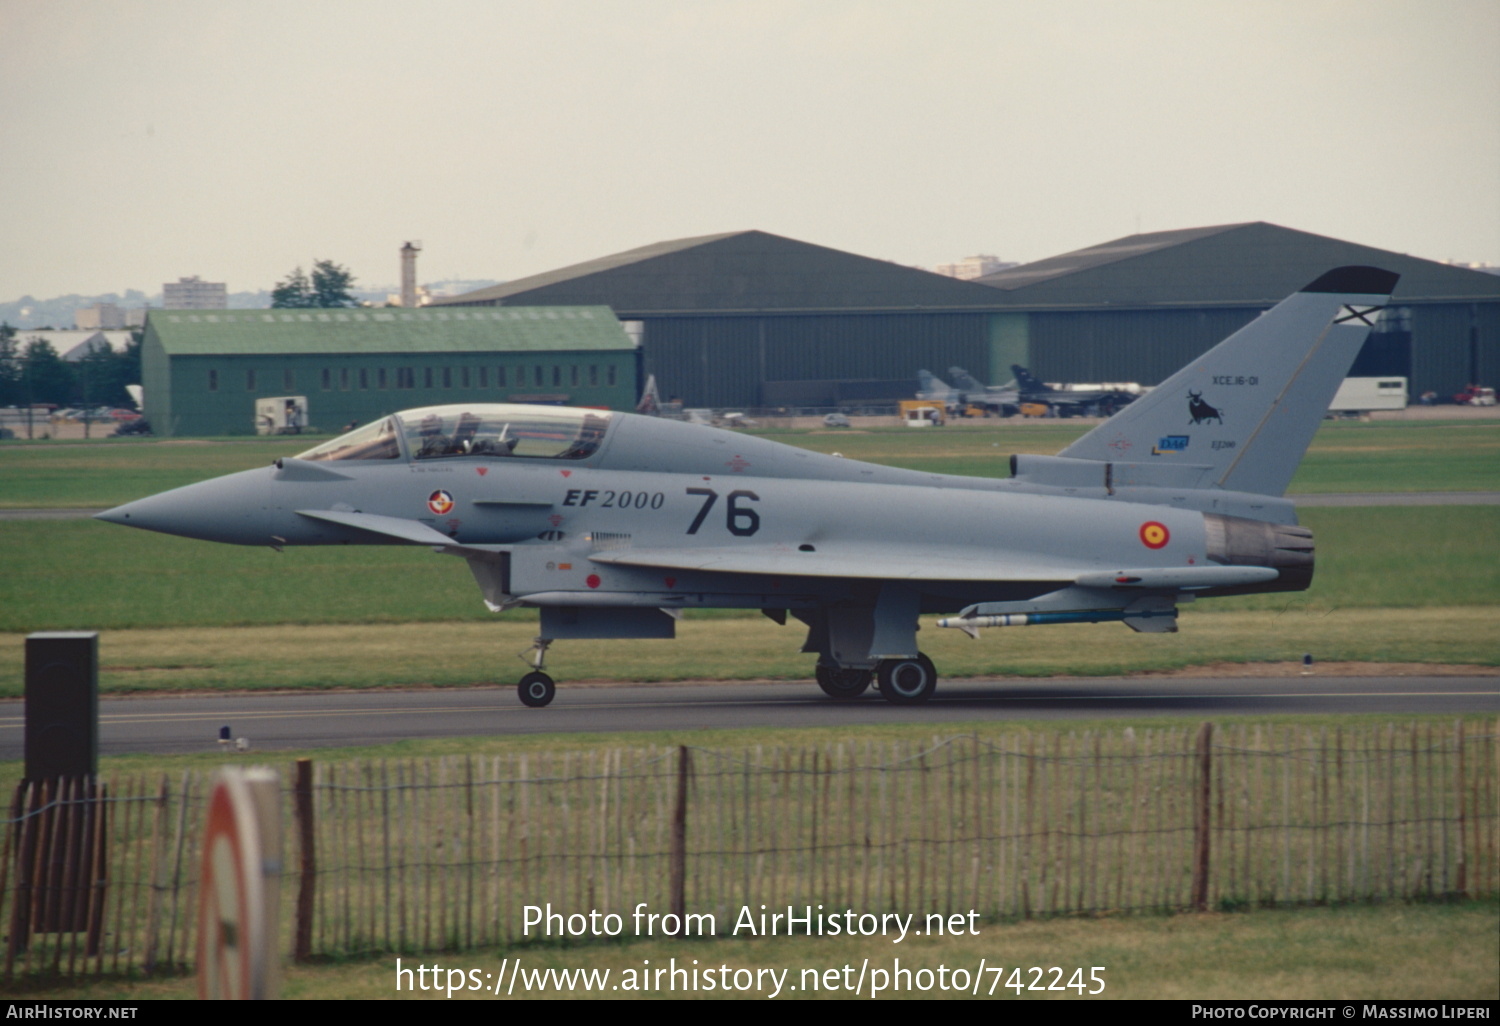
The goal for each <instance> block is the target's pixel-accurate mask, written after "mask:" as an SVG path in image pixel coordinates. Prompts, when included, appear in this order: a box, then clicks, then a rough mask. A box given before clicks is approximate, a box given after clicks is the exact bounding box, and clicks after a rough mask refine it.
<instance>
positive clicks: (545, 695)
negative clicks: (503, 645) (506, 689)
mask: <svg viewBox="0 0 1500 1026" xmlns="http://www.w3.org/2000/svg"><path fill="white" fill-rule="evenodd" d="M551 644H552V639H551V638H534V639H532V642H531V648H530V649H528V650H527V651H526V652H522V653H521V658H522V659H529V661H530V662H531V665H532V667H533V669H532V671H531V672H530V673H528V674H526V676H524V677H522V678H521V682H520V683H519V684H517V685H516V695H517V696H518V697H519V698H520V699H521V704H522V705H525V706H529V707H530V708H532V709H540V708H541V707H542V706H544V705H548V704H550V703H551V702H552V699H553V698H555V697H556V696H557V685H556V684H555V683H554V682H553V680H552V678H551V677H549V676H547V675H546V674H545V673H543V672H542V664H543V662H545V661H546V658H547V648H548V646H550V645H551Z"/></svg>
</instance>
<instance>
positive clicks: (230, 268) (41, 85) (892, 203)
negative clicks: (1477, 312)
mask: <svg viewBox="0 0 1500 1026" xmlns="http://www.w3.org/2000/svg"><path fill="white" fill-rule="evenodd" d="M0 144H3V149H0V197H3V202H0V239H3V245H0V299H12V298H18V297H19V296H21V295H23V294H31V295H34V296H36V297H38V298H46V297H49V296H54V295H59V294H65V293H70V292H78V293H84V294H93V293H102V292H111V291H123V290H124V289H126V288H137V289H141V290H142V291H145V292H148V293H150V292H155V291H157V290H159V289H160V287H161V284H162V282H164V281H173V280H176V279H177V278H178V277H180V276H183V275H190V274H197V275H201V276H202V277H204V278H206V279H208V280H210V281H224V282H228V284H229V288H230V290H231V291H237V290H241V289H256V288H269V287H271V286H272V285H273V284H274V283H275V282H276V281H277V280H278V279H280V278H282V277H284V276H285V275H286V274H287V273H288V272H289V271H290V270H291V269H292V268H293V267H294V266H296V265H298V264H301V265H303V266H308V265H310V263H311V261H312V260H313V259H314V258H327V259H332V260H335V261H338V262H339V263H342V264H345V265H347V266H348V267H349V268H350V269H351V270H352V271H353V272H354V274H355V275H356V278H357V279H358V282H359V284H361V285H369V286H374V285H381V284H386V283H392V282H395V281H396V280H397V277H398V257H397V251H398V249H399V248H400V246H401V243H402V242H403V241H405V240H407V239H419V240H421V241H422V243H423V245H424V252H423V254H422V257H421V261H420V264H419V278H420V279H421V280H423V281H435V280H439V279H443V278H448V277H454V276H463V277H471V278H494V279H499V280H507V279H513V278H519V277H523V276H525V275H528V274H534V273H537V272H540V271H545V270H550V269H553V268H556V267H561V266H564V265H566V264H570V263H576V262H578V261H581V260H587V259H590V258H592V257H596V256H602V255H605V254H608V253H614V252H618V251H620V250H624V249H630V248H633V247H635V246H641V245H645V244H647V243H651V242H657V241H661V240H664V239H676V238H683V237H688V236H694V235H705V234H710V233H716V232H725V231H737V230H742V229H751V228H758V229H762V230H764V231H768V232H774V233H777V234H780V235H786V236H790V237H792V238H796V239H801V240H804V241H807V242H813V243H818V244H820V245H826V246H832V247H835V248H838V249H844V250H849V251H852V252H855V253H860V254H864V255H867V256H874V257H882V258H887V259H891V260H896V261H899V262H901V263H906V264H916V265H921V266H927V267H932V266H934V265H936V264H939V263H943V262H947V261H951V260H955V259H958V258H961V257H963V256H966V255H970V254H975V253H994V254H997V255H998V256H1000V258H1001V259H1005V260H1017V261H1029V260H1036V259H1040V258H1042V257H1047V256H1053V255H1056V254H1058V253H1062V252H1066V251H1068V250H1071V249H1077V248H1080V247H1083V246H1089V245H1093V244H1095V243H1099V242H1103V241H1106V240H1108V239H1112V238H1117V237H1119V236H1122V235H1128V234H1131V233H1133V232H1135V231H1137V230H1139V231H1155V230H1163V229H1171V228H1186V227H1194V226H1200V225H1212V224H1228V223H1233V222H1240V221H1271V222H1274V223H1276V224H1280V225H1285V226H1287V227H1291V228H1298V229H1302V230H1305V231H1310V232H1317V233H1319V234H1323V235H1331V236H1335V237H1338V238H1342V239H1348V240H1351V241H1355V242H1361V243H1366V244H1369V245H1373V246H1379V247H1382V248H1387V249H1393V250H1398V251H1401V252H1406V253H1412V254H1415V255H1417V256H1423V257H1429V258H1432V259H1438V260H1441V259H1457V260H1465V261H1486V262H1490V263H1500V3H1497V2H1496V0H1421V2H1417V0H1410V2H1408V0H1324V2H1320V0H1285V2H1283V0H1233V2H1216V0H1185V2H1179V0H1113V2H1109V0H1046V2H1039V0H918V2H905V0H740V2H729V0H695V2H676V0H629V2H625V0H596V2H585V0H548V2H539V0H420V2H415V0H401V2H384V0H357V2H339V0H321V2H320V0H311V2H309V0H293V2H281V0H180V2H179V0H131V2H114V0H0Z"/></svg>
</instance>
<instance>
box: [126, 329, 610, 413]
mask: <svg viewBox="0 0 1500 1026" xmlns="http://www.w3.org/2000/svg"><path fill="white" fill-rule="evenodd" d="M637 360H638V358H637V354H636V347H635V344H634V343H633V342H632V340H631V338H630V336H629V335H627V334H626V332H625V330H624V329H623V328H622V327H621V325H620V322H619V321H617V320H616V319H615V317H614V315H613V314H612V313H610V311H609V309H608V308H607V307H603V306H566V307H548V308H538V307H528V308H520V309H511V310H492V309H480V310H464V309H434V308H427V309H417V310H406V309H401V308H391V309H372V310H365V309H356V310H230V311H227V312H201V313H200V312H196V311H177V310H152V311H151V314H150V317H149V318H148V319H147V321H146V332H145V339H144V341H143V342H142V344H141V384H142V385H144V386H145V390H146V415H147V416H148V417H149V418H150V419H151V426H152V429H153V430H155V431H156V433H157V434H159V435H178V436H181V435H248V434H254V433H255V404H256V402H257V400H263V399H267V398H273V397H277V396H305V397H306V398H307V416H308V424H309V425H311V426H312V428H313V429H314V430H319V431H334V430H338V429H339V428H342V427H343V426H344V425H346V424H349V423H350V422H358V423H361V424H363V423H367V422H369V421H371V420H374V419H375V418H377V417H380V416H382V415H384V414H387V413H394V412H396V411H397V410H403V409H409V408H411V407H416V406H436V405H440V404H448V403H516V402H520V403H546V404H553V405H571V406H596V407H600V408H607V409H614V410H630V409H633V408H634V407H635V403H636V400H637V398H638V397H639V395H640V384H639V380H638V374H637Z"/></svg>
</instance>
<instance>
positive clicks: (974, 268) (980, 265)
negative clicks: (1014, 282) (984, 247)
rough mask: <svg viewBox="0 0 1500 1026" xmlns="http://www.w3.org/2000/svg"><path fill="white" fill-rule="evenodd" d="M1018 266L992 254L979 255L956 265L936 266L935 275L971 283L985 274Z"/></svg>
mask: <svg viewBox="0 0 1500 1026" xmlns="http://www.w3.org/2000/svg"><path fill="white" fill-rule="evenodd" d="M1016 266H1019V265H1018V264H1016V263H1015V261H1009V262H1007V261H1004V260H1001V259H1000V258H999V257H997V256H995V255H994V254H993V253H981V254H980V255H979V256H971V257H964V258H963V259H962V260H959V261H958V262H956V263H952V264H938V265H937V273H938V274H946V275H947V276H948V277H950V278H961V279H963V280H964V281H973V280H974V279H975V278H982V277H984V276H985V275H986V274H994V273H995V272H996V271H1003V270H1005V269H1007V268H1010V267H1016Z"/></svg>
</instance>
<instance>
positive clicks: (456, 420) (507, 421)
mask: <svg viewBox="0 0 1500 1026" xmlns="http://www.w3.org/2000/svg"><path fill="white" fill-rule="evenodd" d="M609 424H610V414H609V412H608V411H604V410H580V409H572V408H567V407H558V406H524V405H517V404H508V403H479V404H475V405H471V406H424V407H422V408H420V409H416V410H403V411H402V412H400V413H396V414H392V415H391V416H389V417H382V418H381V419H380V420H377V421H375V422H373V423H370V424H366V425H365V426H364V427H361V428H356V429H355V430H353V431H351V432H349V433H348V434H346V435H340V436H339V437H338V438H335V439H333V440H332V441H329V442H324V443H323V444H322V445H319V446H317V447H315V448H312V449H309V450H307V451H306V452H304V453H300V454H299V455H298V456H297V458H298V459H301V460H396V459H401V458H403V457H405V458H406V459H414V460H433V459H451V458H453V457H461V456H475V457H481V458H491V459H505V458H510V457H519V458H523V459H525V458H529V459H551V460H582V459H587V458H588V457H590V456H592V455H593V454H594V453H595V452H597V451H598V449H599V446H600V444H601V443H602V442H603V441H604V433H605V432H606V431H608V430H609Z"/></svg>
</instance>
